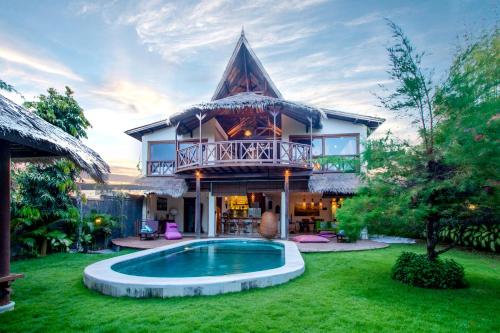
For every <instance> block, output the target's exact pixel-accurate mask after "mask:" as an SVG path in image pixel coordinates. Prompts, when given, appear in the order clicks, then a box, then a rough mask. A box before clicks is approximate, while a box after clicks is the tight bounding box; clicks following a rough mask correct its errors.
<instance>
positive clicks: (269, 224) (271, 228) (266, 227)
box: [259, 212, 278, 239]
mask: <svg viewBox="0 0 500 333" xmlns="http://www.w3.org/2000/svg"><path fill="white" fill-rule="evenodd" d="M259 233H260V235H261V236H262V237H264V238H268V239H271V238H274V237H276V234H277V233H278V219H277V217H276V214H274V213H272V212H265V213H264V214H262V221H261V222H260V227H259Z"/></svg>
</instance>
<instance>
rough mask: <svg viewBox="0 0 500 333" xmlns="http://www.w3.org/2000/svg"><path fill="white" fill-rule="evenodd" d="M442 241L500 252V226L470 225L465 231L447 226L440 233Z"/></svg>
mask: <svg viewBox="0 0 500 333" xmlns="http://www.w3.org/2000/svg"><path fill="white" fill-rule="evenodd" d="M439 237H440V239H442V240H444V241H448V242H453V243H456V244H458V245H462V246H468V247H473V248H476V249H480V250H489V251H493V252H498V251H500V226H499V225H498V224H490V225H486V224H480V225H469V226H467V227H465V228H464V229H463V230H460V229H459V228H456V227H453V226H446V227H444V228H443V229H441V231H440V232H439Z"/></svg>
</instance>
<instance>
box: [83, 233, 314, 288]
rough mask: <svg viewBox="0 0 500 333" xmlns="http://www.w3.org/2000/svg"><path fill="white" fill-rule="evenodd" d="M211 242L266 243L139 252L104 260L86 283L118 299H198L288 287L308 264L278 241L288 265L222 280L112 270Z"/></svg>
mask: <svg viewBox="0 0 500 333" xmlns="http://www.w3.org/2000/svg"><path fill="white" fill-rule="evenodd" d="M207 240H209V241H213V240H215V241H217V242H224V241H235V240H241V241H252V240H253V241H262V239H248V238H231V239H217V238H212V239H201V240H189V241H185V242H179V243H176V244H171V245H166V246H162V247H159V248H155V249H149V250H144V251H139V252H135V253H131V254H127V255H123V256H118V257H114V258H111V259H106V260H102V261H99V262H96V263H94V264H91V265H89V266H87V267H86V268H85V270H84V273H83V282H84V284H85V286H86V287H87V288H89V289H92V290H96V291H98V292H100V293H102V294H105V295H110V296H115V297H122V296H128V297H136V298H146V297H161V298H168V297H181V296H198V295H217V294H223V293H230V292H239V291H244V290H249V289H254V288H266V287H270V286H274V285H279V284H283V283H286V282H288V281H290V280H292V279H294V278H296V277H298V276H300V275H301V274H302V273H303V272H304V270H305V264H304V260H303V259H302V255H301V254H300V251H299V249H298V247H297V245H296V244H295V243H293V242H290V241H283V240H275V241H273V242H276V243H280V244H282V245H283V246H284V250H285V264H284V265H283V266H281V267H278V268H273V269H268V270H262V271H256V272H250V273H242V274H230V275H221V276H204V277H189V278H157V277H155V278H153V277H143V276H133V275H126V274H122V273H118V272H116V271H114V270H112V269H111V266H112V265H114V264H116V263H119V262H122V261H126V260H130V259H133V258H138V257H142V256H145V255H148V254H152V253H156V252H161V251H165V250H168V249H173V248H177V247H182V246H186V245H189V244H193V243H197V242H206V241H207Z"/></svg>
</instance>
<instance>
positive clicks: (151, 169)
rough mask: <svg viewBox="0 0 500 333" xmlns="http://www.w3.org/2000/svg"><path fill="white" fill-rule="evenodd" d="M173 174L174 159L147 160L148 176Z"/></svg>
mask: <svg viewBox="0 0 500 333" xmlns="http://www.w3.org/2000/svg"><path fill="white" fill-rule="evenodd" d="M174 174H175V161H148V163H147V175H148V176H172V175H174Z"/></svg>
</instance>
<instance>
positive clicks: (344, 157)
mask: <svg viewBox="0 0 500 333" xmlns="http://www.w3.org/2000/svg"><path fill="white" fill-rule="evenodd" d="M290 141H292V142H298V143H305V144H310V143H311V138H310V137H295V138H294V137H291V138H290ZM358 141H359V140H358V135H356V134H354V135H348V134H345V135H325V136H315V137H313V139H312V157H313V161H314V166H315V167H314V170H315V171H319V172H358V171H359V157H358V155H359V147H358Z"/></svg>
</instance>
